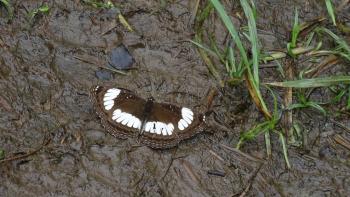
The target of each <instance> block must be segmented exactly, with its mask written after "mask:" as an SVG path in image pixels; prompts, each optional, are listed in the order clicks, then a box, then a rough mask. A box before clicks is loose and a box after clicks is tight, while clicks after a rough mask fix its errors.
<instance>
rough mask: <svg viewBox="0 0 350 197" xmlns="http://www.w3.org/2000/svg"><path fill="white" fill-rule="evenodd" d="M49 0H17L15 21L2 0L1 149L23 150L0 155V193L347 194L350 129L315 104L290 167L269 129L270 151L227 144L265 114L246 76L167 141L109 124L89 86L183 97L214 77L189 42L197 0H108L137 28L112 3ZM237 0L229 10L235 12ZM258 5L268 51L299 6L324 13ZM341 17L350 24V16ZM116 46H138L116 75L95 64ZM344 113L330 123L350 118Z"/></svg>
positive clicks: (190, 97)
mask: <svg viewBox="0 0 350 197" xmlns="http://www.w3.org/2000/svg"><path fill="white" fill-rule="evenodd" d="M46 2H47V4H48V5H49V7H50V8H51V10H50V13H49V14H47V15H43V16H38V17H36V19H35V21H34V23H33V24H32V25H29V23H28V21H27V20H26V14H27V12H28V10H32V9H34V8H37V7H39V6H40V5H41V3H42V2H41V1H40V2H39V1H33V0H32V1H18V0H17V1H12V3H11V4H12V5H14V18H13V20H12V21H11V22H8V20H7V18H6V10H5V9H4V8H3V7H1V8H0V13H1V17H0V54H1V55H0V93H1V94H0V149H1V150H3V151H4V152H5V157H6V158H11V157H17V156H18V157H20V158H18V159H16V160H13V161H10V162H2V163H0V175H1V176H0V196H239V195H241V194H243V195H248V196H350V150H349V149H346V148H345V147H343V146H340V145H338V144H337V143H334V140H333V138H334V137H335V136H338V135H340V136H342V137H344V138H347V139H350V133H349V131H346V130H344V129H343V128H340V127H338V126H337V125H336V124H334V122H331V121H330V119H329V118H325V117H323V116H322V115H321V114H319V113H318V112H316V111H314V110H308V109H306V110H303V111H302V112H300V113H297V114H296V119H297V120H299V121H301V125H303V130H304V131H305V140H307V146H306V147H304V148H293V147H290V149H289V159H290V162H291V165H292V169H291V170H287V168H286V166H285V162H284V159H283V154H282V151H281V144H280V141H279V140H278V136H276V135H272V145H273V156H272V159H271V160H266V155H265V154H266V153H265V146H264V140H263V136H261V137H259V138H257V139H256V140H254V141H252V142H249V143H246V144H245V145H244V146H243V148H242V151H243V152H244V153H245V154H243V153H240V152H237V151H235V150H234V149H231V147H234V146H235V145H236V143H237V142H238V139H239V135H240V132H242V131H244V130H247V129H249V128H250V127H251V126H252V125H255V124H257V123H258V122H259V121H262V120H263V117H262V115H261V114H260V113H259V112H258V110H257V109H256V108H255V106H254V105H253V103H252V102H251V101H250V99H249V94H248V91H247V90H246V89H245V88H244V85H240V86H238V87H235V88H232V87H227V88H225V90H224V91H222V92H221V93H220V96H218V97H217V98H216V100H215V101H214V103H215V107H214V113H213V114H212V116H211V117H209V120H208V128H207V129H206V131H207V132H205V133H203V134H200V135H197V136H196V137H194V138H193V139H190V140H188V141H186V142H183V143H181V144H180V145H179V146H178V147H176V148H173V149H170V150H153V149H150V148H148V147H144V146H138V145H137V143H136V142H135V141H133V140H120V139H116V138H114V137H112V136H110V135H109V134H107V133H106V132H105V131H104V129H103V127H102V126H101V124H100V120H99V119H98V117H97V116H96V115H95V112H94V109H93V108H92V104H91V102H90V100H89V88H90V87H91V86H93V85H96V84H104V83H109V84H115V85H117V86H121V87H125V88H128V89H131V90H134V91H135V92H137V93H138V94H140V95H142V96H143V97H145V98H146V97H148V96H150V95H152V96H154V97H155V98H156V100H158V101H162V102H173V103H177V104H181V105H186V106H190V107H196V106H198V105H199V104H200V103H201V102H203V99H204V98H205V96H206V92H207V90H208V89H209V87H213V86H217V82H216V81H215V80H214V79H213V77H212V76H211V75H210V74H209V72H208V70H207V68H206V66H205V64H204V63H203V62H202V60H201V58H200V56H199V55H198V53H197V51H196V48H195V46H193V44H191V43H190V42H188V40H189V39H192V38H193V35H194V30H193V15H192V14H193V12H192V10H193V8H194V3H193V2H192V1H187V0H183V1H169V2H167V1H142V0H135V1H115V3H118V5H120V6H121V11H122V13H123V15H124V16H125V17H126V18H127V20H128V22H129V23H130V25H131V26H132V27H133V28H134V29H135V32H129V31H128V30H126V29H125V28H124V27H123V26H122V25H121V24H119V22H118V21H116V20H115V18H114V16H115V14H116V12H115V10H104V9H96V8H93V7H91V6H87V5H84V4H82V3H81V2H80V1H71V0H55V1H46ZM130 2H132V3H130ZM164 2H165V3H164ZM236 2H237V3H235V6H233V7H232V8H231V9H228V10H231V13H232V16H234V13H236V12H241V8H240V7H239V6H237V5H238V1H236ZM257 6H258V13H259V20H258V28H259V29H260V30H262V31H261V32H260V36H261V39H262V43H263V46H264V49H266V50H270V49H274V48H276V47H277V48H283V47H285V44H286V41H287V35H288V34H289V33H288V32H289V31H290V28H291V25H292V21H293V17H294V16H293V12H294V8H295V7H297V8H298V9H299V11H300V18H301V20H302V21H307V20H312V19H314V18H315V17H318V16H320V15H326V13H327V12H326V8H325V6H324V3H323V1H318V0H308V1H301V0H294V1H283V0H263V1H258V2H257ZM348 11H349V9H348ZM345 13H349V12H345ZM340 17H343V20H345V21H346V20H347V21H348V22H349V15H347V16H346V14H345V15H341V16H340ZM235 23H237V25H240V22H239V20H237V21H235ZM218 28H220V25H218ZM223 31H224V30H223V29H222V26H221V29H217V33H218V34H220V33H221V32H223ZM120 44H124V45H125V46H126V47H127V48H128V49H129V50H130V53H131V54H132V55H133V57H134V59H135V64H134V67H135V69H133V70H131V71H128V72H127V75H120V74H118V73H115V72H113V71H110V70H106V69H102V68H99V66H100V67H101V66H103V67H106V66H107V59H108V57H109V54H110V51H111V50H112V49H113V48H115V47H117V46H119V45H120ZM349 71H350V70H349V67H347V69H345V72H347V73H348V74H349ZM270 72H272V71H270V70H268V69H266V70H264V71H262V76H261V78H262V80H263V81H269V80H270V81H271V80H274V79H273V76H272V75H270V74H269V73H270ZM281 91H282V90H281ZM348 118H349V117H348V116H345V115H342V116H339V117H337V119H336V121H337V122H340V123H342V124H344V125H345V126H347V127H348V128H349V127H350V123H349V121H348V120H349V119H348ZM43 144H44V145H43ZM35 150H38V151H37V152H34V153H33V154H32V155H30V156H27V157H22V158H21V156H23V155H24V154H26V153H31V152H33V151H35Z"/></svg>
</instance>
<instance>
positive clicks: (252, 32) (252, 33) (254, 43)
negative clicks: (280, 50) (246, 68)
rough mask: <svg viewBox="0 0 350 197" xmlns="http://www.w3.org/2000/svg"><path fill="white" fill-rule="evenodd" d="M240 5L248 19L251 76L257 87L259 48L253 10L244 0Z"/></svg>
mask: <svg viewBox="0 0 350 197" xmlns="http://www.w3.org/2000/svg"><path fill="white" fill-rule="evenodd" d="M240 2H241V6H242V8H243V10H244V14H245V15H246V17H247V19H248V28H249V40H250V43H251V52H252V58H253V78H254V83H255V85H256V86H257V87H258V88H259V83H260V81H259V54H260V49H259V45H258V33H257V30H256V22H255V16H254V14H253V10H252V8H251V7H250V5H249V3H248V2H247V1H246V0H241V1H240Z"/></svg>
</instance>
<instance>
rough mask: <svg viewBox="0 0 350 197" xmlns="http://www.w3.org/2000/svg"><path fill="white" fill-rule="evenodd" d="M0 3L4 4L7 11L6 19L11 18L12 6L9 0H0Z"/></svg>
mask: <svg viewBox="0 0 350 197" xmlns="http://www.w3.org/2000/svg"><path fill="white" fill-rule="evenodd" d="M0 4H2V5H4V6H5V8H6V10H7V13H8V19H9V20H12V18H13V8H12V6H11V4H10V2H9V0H0Z"/></svg>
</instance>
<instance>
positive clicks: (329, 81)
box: [266, 76, 350, 88]
mask: <svg viewBox="0 0 350 197" xmlns="http://www.w3.org/2000/svg"><path fill="white" fill-rule="evenodd" d="M340 83H344V84H349V83H350V76H332V77H323V78H313V79H300V80H294V81H285V82H272V83H266V85H271V86H277V87H290V88H315V87H328V86H332V85H337V84H340Z"/></svg>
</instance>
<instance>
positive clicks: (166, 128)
mask: <svg viewBox="0 0 350 197" xmlns="http://www.w3.org/2000/svg"><path fill="white" fill-rule="evenodd" d="M173 131H174V125H173V124H172V123H169V124H166V123H164V122H155V121H153V122H147V123H146V125H145V132H149V133H154V134H157V135H164V136H165V135H172V133H173Z"/></svg>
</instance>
